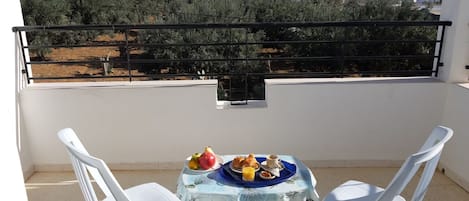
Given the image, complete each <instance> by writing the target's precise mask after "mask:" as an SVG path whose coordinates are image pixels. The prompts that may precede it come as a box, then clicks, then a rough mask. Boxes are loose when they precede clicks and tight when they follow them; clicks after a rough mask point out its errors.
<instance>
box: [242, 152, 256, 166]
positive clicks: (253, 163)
mask: <svg viewBox="0 0 469 201" xmlns="http://www.w3.org/2000/svg"><path fill="white" fill-rule="evenodd" d="M243 166H248V167H253V168H254V169H257V168H259V163H258V162H257V160H256V157H254V154H249V155H248V157H247V158H246V159H245V160H244V162H243Z"/></svg>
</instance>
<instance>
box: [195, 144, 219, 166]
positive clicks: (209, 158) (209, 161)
mask: <svg viewBox="0 0 469 201" xmlns="http://www.w3.org/2000/svg"><path fill="white" fill-rule="evenodd" d="M216 162H217V158H216V157H215V153H213V150H212V148H210V147H205V151H204V153H202V155H201V156H200V157H199V165H200V167H201V168H202V169H204V170H208V169H210V168H212V167H213V166H215V163H216Z"/></svg>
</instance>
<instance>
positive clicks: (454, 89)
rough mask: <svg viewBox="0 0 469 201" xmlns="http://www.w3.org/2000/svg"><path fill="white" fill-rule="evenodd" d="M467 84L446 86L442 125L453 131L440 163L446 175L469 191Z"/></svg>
mask: <svg viewBox="0 0 469 201" xmlns="http://www.w3.org/2000/svg"><path fill="white" fill-rule="evenodd" d="M468 122H469V84H465V85H457V84H449V85H448V95H447V101H446V105H445V113H444V117H443V123H444V124H445V125H447V126H449V127H451V128H452V129H453V130H454V136H453V138H452V139H451V140H450V141H449V142H448V144H447V145H446V147H445V149H444V151H443V154H442V159H441V163H442V166H443V167H444V168H445V169H446V172H447V175H448V176H450V177H451V178H452V179H453V180H455V181H456V182H458V183H459V184H460V185H461V186H463V187H465V189H468V190H469V171H468V167H469V155H468V153H469V148H468V143H469V124H468Z"/></svg>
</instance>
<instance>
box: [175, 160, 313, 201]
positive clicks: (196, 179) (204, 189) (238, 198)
mask: <svg viewBox="0 0 469 201" xmlns="http://www.w3.org/2000/svg"><path fill="white" fill-rule="evenodd" d="M246 155H247V154H246ZM236 156H242V155H224V156H221V158H222V159H223V161H224V162H225V163H226V162H228V161H231V160H233V158H234V157H236ZM258 156H261V157H262V156H264V157H265V155H256V157H258ZM279 157H280V159H281V160H284V161H286V162H289V163H292V164H295V165H296V166H297V170H296V174H295V175H293V176H292V177H290V178H289V179H287V180H286V181H285V182H283V183H280V184H277V185H273V186H267V187H261V188H245V187H240V186H235V185H233V184H230V183H226V182H224V179H222V178H220V174H219V173H218V172H217V171H220V170H221V169H218V170H215V171H211V172H204V173H198V172H194V171H192V170H190V169H188V168H187V167H184V168H183V169H182V172H181V174H180V176H179V179H178V184H177V192H176V195H177V196H178V197H179V198H180V199H181V200H182V201H196V200H197V201H263V200H265V201H276V200H278V201H305V200H313V201H319V196H318V194H317V192H316V188H315V187H316V178H315V177H314V175H313V173H312V172H311V170H310V169H309V168H308V167H307V166H306V165H304V164H303V163H302V162H301V161H300V160H298V159H296V158H295V157H293V156H289V155H279Z"/></svg>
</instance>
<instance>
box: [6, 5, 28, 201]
mask: <svg viewBox="0 0 469 201" xmlns="http://www.w3.org/2000/svg"><path fill="white" fill-rule="evenodd" d="M22 24H23V18H22V15H21V7H20V1H9V2H8V3H3V4H2V6H1V7H0V44H2V48H0V55H2V66H1V67H2V78H1V79H0V92H1V93H2V95H1V101H0V103H1V104H0V136H1V137H0V159H1V160H2V165H1V167H0V179H1V180H0V189H2V190H1V192H2V193H1V194H2V197H3V198H4V199H5V198H9V199H11V200H18V201H26V200H27V196H26V191H25V188H24V182H23V175H22V172H21V163H20V157H19V154H18V151H23V150H21V149H20V147H18V146H17V145H18V140H17V139H18V138H17V137H18V136H17V130H16V118H17V116H16V103H17V102H16V80H15V78H16V71H15V66H16V64H15V37H14V34H13V32H12V31H11V28H12V27H13V26H17V25H22Z"/></svg>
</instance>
